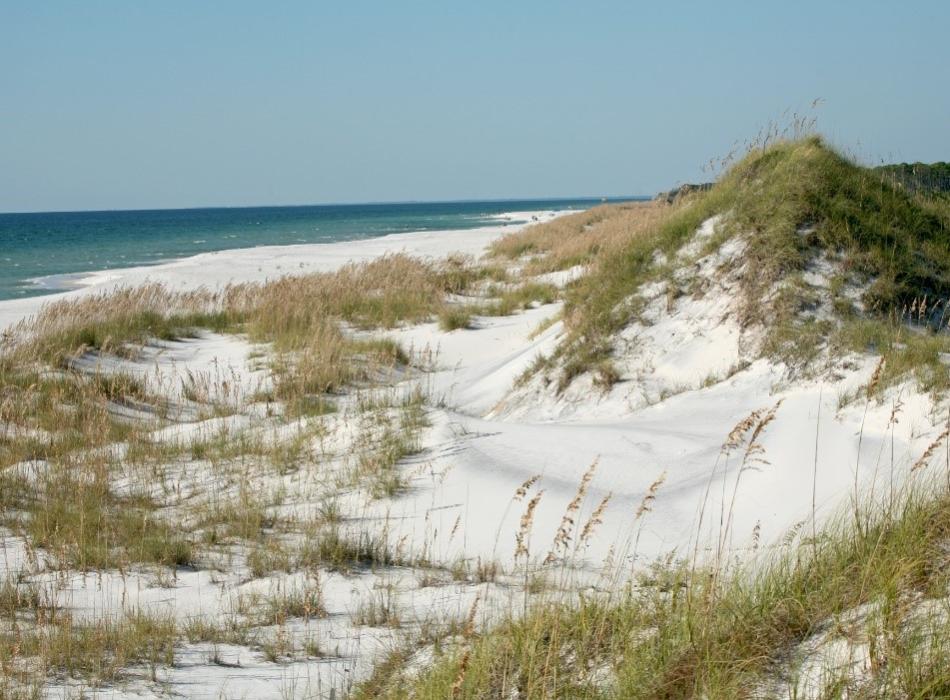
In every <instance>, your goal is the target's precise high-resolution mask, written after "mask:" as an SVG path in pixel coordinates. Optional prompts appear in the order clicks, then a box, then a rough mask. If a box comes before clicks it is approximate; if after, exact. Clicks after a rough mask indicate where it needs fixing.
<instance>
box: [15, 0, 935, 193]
mask: <svg viewBox="0 0 950 700" xmlns="http://www.w3.org/2000/svg"><path fill="white" fill-rule="evenodd" d="M948 29H950V3H947V2H942V1H941V2H938V1H936V0H933V1H923V0H921V1H918V2H908V3H896V2H893V1H891V2H874V1H864V2H832V1H831V0H825V2H810V1H802V0H799V1H797V2H781V3H779V2H765V1H760V2H723V1H720V2H716V3H710V2H705V3H698V2H697V3H690V2H685V1H683V0H681V1H680V2H675V3H669V2H648V3H647V2H644V3H640V2H632V1H628V2H596V1H590V2H583V3H582V2H558V1H556V0H548V1H545V2H530V1H527V0H523V1H521V2H510V1H509V2H493V1H485V2H477V3H476V2H465V3H463V2H450V1H448V0H443V1H442V2H411V1H409V2H360V1H358V0H356V1H349V2H339V3H328V2H292V1H289V0H288V1H285V2H279V3H262V2H239V1H229V2H177V1H174V0H166V2H162V3H151V2H149V3H144V2H127V1H123V2H119V1H116V2H97V1H95V0H90V1H89V2H82V3H80V2H56V1H55V0H48V1H45V2H27V1H26V0H23V1H21V2H13V1H12V0H0V211H38V210H69V209H99V208H104V209H127V208H148V207H185V206H204V205H226V206H230V205H254V204H285V203H320V202H360V201H394V200H434V199H472V198H496V197H497V198H509V197H511V198H514V197H549V196H575V195H614V194H652V193H654V192H655V191H657V190H659V189H664V188H668V187H670V186H672V185H674V184H676V183H677V182H684V181H690V180H696V179H699V178H702V177H703V173H702V172H701V170H700V167H701V166H702V164H703V163H705V162H707V161H708V160H709V159H710V158H714V157H716V156H721V155H724V154H725V153H726V152H728V151H729V150H730V148H731V147H732V145H733V143H734V142H736V141H737V140H743V139H746V138H749V137H751V136H754V134H755V133H756V132H757V131H758V130H759V129H760V128H761V127H762V126H763V125H765V124H767V123H768V122H769V120H771V119H777V118H780V117H781V115H782V113H783V112H784V111H785V110H786V109H792V110H796V109H797V110H807V109H808V106H809V105H810V103H811V101H812V100H813V99H815V98H818V97H821V98H824V102H823V103H822V105H821V106H820V108H819V109H818V110H817V117H818V120H819V121H818V123H819V127H820V128H821V129H822V131H824V133H825V134H826V135H827V136H828V137H829V138H830V139H831V140H832V141H833V142H834V143H836V144H838V145H840V146H842V147H845V148H847V149H849V150H850V151H852V152H854V153H856V154H857V155H859V156H860V157H861V158H862V159H864V160H867V161H872V162H873V161H880V160H888V161H891V160H898V161H900V160H927V161H933V160H941V159H943V160H950V60H948V59H947V58H946V41H947V38H946V33H947V31H948Z"/></svg>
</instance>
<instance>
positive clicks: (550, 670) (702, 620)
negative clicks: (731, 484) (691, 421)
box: [357, 482, 950, 700]
mask: <svg viewBox="0 0 950 700" xmlns="http://www.w3.org/2000/svg"><path fill="white" fill-rule="evenodd" d="M948 535H950V491H948V490H947V486H946V484H945V483H943V482H939V483H938V482H929V483H921V484H918V485H917V486H916V487H913V488H911V489H910V490H908V491H906V492H904V493H902V494H900V495H899V496H897V497H896V498H894V499H893V500H892V501H891V505H890V506H889V507H887V508H883V509H882V508H878V507H874V506H871V505H869V506H868V507H867V509H865V510H864V511H862V513H861V515H860V517H859V519H858V521H854V520H852V519H851V518H850V516H847V517H841V518H839V519H837V520H834V521H832V522H831V523H829V524H827V525H826V526H825V528H824V529H823V530H822V531H820V532H819V533H818V536H817V538H815V539H812V538H810V537H805V536H803V535H802V532H801V529H800V528H799V529H798V530H796V531H792V532H791V533H789V536H788V537H787V538H786V540H785V541H784V543H782V544H780V545H779V546H778V547H777V548H776V549H774V550H771V551H770V553H768V554H765V555H762V556H760V557H758V558H757V559H755V560H754V561H753V562H751V563H749V564H744V565H742V566H740V567H738V568H736V567H732V568H729V567H727V566H725V565H723V566H713V567H712V568H710V567H708V566H696V565H686V564H684V563H677V562H671V561H667V562H658V563H657V565H656V566H655V568H654V569H653V570H652V571H651V572H647V573H645V574H643V575H641V576H640V577H639V579H638V580H637V581H636V582H635V583H634V584H632V585H629V586H622V587H620V589H619V590H618V589H617V588H616V586H611V585H606V586H605V592H602V593H597V592H593V593H591V594H589V595H581V596H579V597H577V598H575V599H574V602H573V603H568V602H565V600H564V598H563V596H561V597H558V598H548V599H545V597H544V596H541V597H539V598H537V599H535V601H534V602H533V603H532V605H531V607H530V609H529V611H528V614H527V615H526V616H524V617H521V616H518V615H515V616H512V617H510V618H509V619H508V620H506V621H504V622H502V623H501V624H497V625H492V626H490V627H489V628H488V629H487V630H485V631H483V632H481V633H476V634H473V635H472V637H471V638H470V639H468V640H465V641H464V642H462V643H461V644H456V645H452V646H449V647H447V648H446V649H445V650H444V651H443V653H442V654H441V656H439V657H438V658H437V660H436V662H435V663H434V664H433V665H432V667H431V668H427V669H425V670H423V671H422V672H421V673H420V674H419V675H418V676H415V677H411V678H409V679H407V678H406V677H405V676H403V675H401V674H400V673H399V669H400V667H399V666H397V667H396V668H395V669H392V670H391V671H392V673H391V675H390V676H389V678H388V679H385V680H384V679H382V678H380V677H379V676H376V677H374V679H373V683H372V687H370V686H367V687H366V688H365V693H364V694H363V695H360V694H359V693H358V694H357V697H387V698H420V699H422V698H426V699H428V698H447V697H459V698H494V697H509V696H517V697H521V698H669V699H671V700H672V699H674V698H684V699H685V698H695V697H709V698H741V697H763V696H765V695H767V694H776V693H777V694H778V695H779V696H784V695H787V694H789V693H791V696H794V693H795V691H789V690H786V691H782V690H781V688H782V687H791V688H794V687H796V684H797V682H798V680H799V679H800V676H799V673H800V663H801V662H802V661H803V659H802V658H801V652H800V651H799V646H798V645H799V644H801V643H803V642H805V641H807V640H810V639H815V638H818V637H819V636H820V635H822V634H826V633H831V634H832V636H835V635H845V637H846V638H847V635H848V634H850V635H851V643H852V644H854V645H856V646H857V647H859V646H860V645H861V644H862V643H864V644H866V645H867V644H869V645H870V646H869V647H867V649H868V651H867V654H868V655H869V659H870V661H869V664H870V668H869V670H868V671H867V672H866V673H864V674H862V673H858V674H855V673H854V672H853V670H849V671H848V672H847V673H845V669H843V668H837V669H835V668H826V669H824V670H825V675H824V681H823V684H822V685H823V686H824V687H819V688H818V690H819V691H821V692H823V693H825V694H824V695H823V696H824V697H840V696H841V695H842V694H843V693H844V692H846V691H847V692H850V693H852V695H849V696H850V697H854V696H857V697H920V698H923V697H943V695H944V694H946V693H947V692H948V691H950V666H947V664H946V662H947V659H948V658H950V626H948V625H947V624H946V619H947V617H946V616H947V615H948V614H950V598H948V595H950V573H948V571H950V569H948V567H947V563H948V556H947V552H946V549H945V543H946V540H947V537H948ZM724 567H725V568H724ZM611 588H613V591H612V592H611ZM862 606H866V607H865V608H862ZM862 610H864V613H863V615H862V616H860V618H859V619H860V621H859V622H858V623H855V624H852V625H851V627H853V628H854V629H850V628H849V629H846V628H847V627H848V626H847V625H846V623H845V622H844V620H847V619H850V618H852V617H853V616H854V614H855V612H856V611H862Z"/></svg>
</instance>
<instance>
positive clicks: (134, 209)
mask: <svg viewBox="0 0 950 700" xmlns="http://www.w3.org/2000/svg"><path fill="white" fill-rule="evenodd" d="M650 199H653V195H639V194H631V195H626V194H624V195H619V194H615V195H582V196H577V197H498V198H473V199H394V200H375V201H365V202H359V201H347V202H316V203H303V204H301V203H298V204H231V205H229V204H224V205H202V206H187V207H132V208H128V209H125V208H115V209H98V208H93V209H33V210H19V211H0V216H6V215H29V214H108V213H118V212H127V213H132V212H154V211H207V210H222V209H294V208H299V209H302V208H305V207H358V206H364V207H365V206H389V205H400V204H407V205H408V204H490V203H496V202H497V203H500V204H504V203H507V202H575V201H598V200H602V201H605V202H608V201H645V200H650Z"/></svg>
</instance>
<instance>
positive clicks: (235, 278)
mask: <svg viewBox="0 0 950 700" xmlns="http://www.w3.org/2000/svg"><path fill="white" fill-rule="evenodd" d="M577 211H580V210H577V209H563V210H562V209H557V210H543V211H537V212H518V211H512V212H504V213H502V214H498V215H494V216H495V218H497V219H498V221H499V223H498V224H496V225H493V226H481V227H477V228H470V229H439V230H425V231H411V232H406V233H390V234H386V235H384V236H377V237H375V238H363V239H356V240H347V241H336V242H332V243H298V244H292V245H264V246H255V247H246V248H231V249H228V250H221V251H211V252H206V253H198V254H197V255H192V256H188V257H184V258H174V259H170V260H166V261H164V262H161V263H157V264H154V265H138V266H132V267H126V268H112V269H109V270H99V271H92V272H77V273H65V274H62V275H50V276H49V277H47V278H38V279H49V278H52V277H58V278H60V279H63V278H69V279H70V280H71V282H72V285H73V286H71V288H69V289H63V290H59V291H55V292H52V293H50V294H40V295H35V296H29V297H24V298H21V299H4V300H0V331H3V330H6V329H8V328H10V327H11V326H13V325H15V324H16V323H18V322H20V321H22V320H24V319H26V318H28V317H30V316H33V315H35V314H36V313H37V312H39V311H40V310H41V309H42V308H43V306H45V305H46V304H48V303H52V302H56V301H62V300H65V299H75V298H78V297H80V296H83V295H86V294H93V293H96V292H103V291H108V290H111V289H114V288H116V287H134V286H138V285H142V284H146V283H150V282H159V283H162V284H165V285H167V286H169V287H170V288H172V289H175V290H179V291H185V290H190V289H197V288H199V287H210V288H220V287H224V286H226V285H227V284H238V283H242V282H263V281H266V280H269V279H275V278H277V277H284V276H287V275H294V274H306V273H311V272H330V271H333V270H335V269H338V268H339V267H341V266H343V265H345V264H347V263H350V262H361V261H366V260H371V259H373V258H377V257H380V256H382V255H387V254H393V253H406V254H407V255H413V256H419V257H427V258H442V257H446V256H448V255H453V254H462V255H473V256H476V257H477V256H479V255H481V254H482V253H483V252H484V250H485V248H486V246H487V245H488V244H489V243H491V242H492V241H493V240H495V239H496V238H499V237H501V236H503V235H506V234H508V233H512V232H514V231H519V230H521V229H522V228H524V227H526V226H530V225H532V224H536V223H541V222H544V221H550V220H551V219H554V218H556V217H558V216H564V215H565V214H571V213H576V212H577ZM517 219H525V222H524V223H517V224H515V223H512V220H517Z"/></svg>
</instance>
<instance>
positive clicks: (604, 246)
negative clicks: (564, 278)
mask: <svg viewBox="0 0 950 700" xmlns="http://www.w3.org/2000/svg"><path fill="white" fill-rule="evenodd" d="M665 207H666V204H665V203H660V202H624V203H622V204H604V205H600V206H597V207H594V208H592V209H588V210H586V211H582V212H578V213H576V214H568V215H566V216H561V217H558V218H556V219H553V220H552V221H546V222H544V223H540V224H534V225H532V226H528V227H527V228H525V229H523V230H521V231H517V232H515V233H510V234H508V235H507V236H504V237H503V238H501V239H499V240H498V241H496V242H495V243H493V244H492V246H491V252H492V254H493V255H495V256H497V257H500V258H507V259H512V260H515V259H518V258H522V257H525V256H529V259H528V261H527V263H526V264H525V267H524V272H525V273H526V274H529V275H539V274H543V273H547V272H554V271H557V270H566V269H568V268H570V267H573V266H575V265H586V264H589V263H591V262H592V261H594V260H595V259H596V258H597V257H598V256H600V255H610V254H611V251H614V250H616V249H617V248H618V247H619V246H620V245H622V244H623V242H624V241H626V240H627V239H628V237H629V236H631V235H636V233H637V231H639V230H645V229H646V228H647V227H649V226H650V225H651V224H652V223H653V222H654V221H655V220H656V218H657V217H659V216H662V213H663V210H664V209H665Z"/></svg>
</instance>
